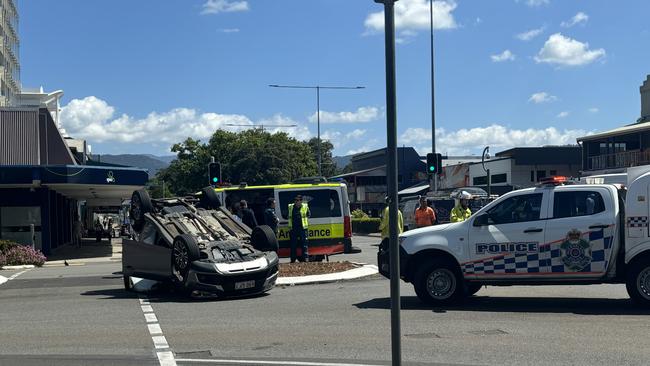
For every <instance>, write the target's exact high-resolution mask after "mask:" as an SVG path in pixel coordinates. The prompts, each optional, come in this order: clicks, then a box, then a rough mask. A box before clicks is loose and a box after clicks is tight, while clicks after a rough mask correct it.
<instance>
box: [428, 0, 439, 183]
mask: <svg viewBox="0 0 650 366" xmlns="http://www.w3.org/2000/svg"><path fill="white" fill-rule="evenodd" d="M429 13H430V14H429V15H430V17H429V28H430V34H431V38H430V39H431V152H432V153H434V154H435V153H436V98H435V83H434V72H433V71H434V70H433V0H429ZM433 191H434V192H437V191H438V174H434V175H433Z"/></svg>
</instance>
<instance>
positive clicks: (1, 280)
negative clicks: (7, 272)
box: [0, 276, 9, 285]
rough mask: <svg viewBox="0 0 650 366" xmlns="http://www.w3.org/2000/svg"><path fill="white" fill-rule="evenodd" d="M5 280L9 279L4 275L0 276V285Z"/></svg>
mask: <svg viewBox="0 0 650 366" xmlns="http://www.w3.org/2000/svg"><path fill="white" fill-rule="evenodd" d="M7 281H9V280H8V279H7V277H5V276H0V285H2V284H3V283H5V282H7Z"/></svg>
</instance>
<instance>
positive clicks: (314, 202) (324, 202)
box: [279, 189, 341, 219]
mask: <svg viewBox="0 0 650 366" xmlns="http://www.w3.org/2000/svg"><path fill="white" fill-rule="evenodd" d="M297 195H302V199H303V202H307V204H308V205H309V211H310V212H311V218H325V217H341V200H340V199H339V194H338V191H336V190H333V189H312V190H304V191H281V192H280V193H279V198H280V211H281V213H282V217H283V218H285V219H288V217H289V204H290V203H293V200H294V198H295V197H296V196H297Z"/></svg>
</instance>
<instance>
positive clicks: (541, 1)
mask: <svg viewBox="0 0 650 366" xmlns="http://www.w3.org/2000/svg"><path fill="white" fill-rule="evenodd" d="M519 1H520V0H517V2H519ZM525 1H526V5H528V6H530V7H537V6H542V5H548V4H549V3H550V1H549V0H525Z"/></svg>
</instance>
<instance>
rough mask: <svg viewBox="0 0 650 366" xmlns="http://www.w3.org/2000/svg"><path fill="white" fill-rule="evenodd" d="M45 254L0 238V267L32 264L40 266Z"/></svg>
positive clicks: (43, 261)
mask: <svg viewBox="0 0 650 366" xmlns="http://www.w3.org/2000/svg"><path fill="white" fill-rule="evenodd" d="M45 260H46V258H45V256H44V255H43V253H41V251H39V250H36V249H33V248H32V247H28V246H24V245H20V244H18V243H15V242H11V241H7V240H0V267H2V266H7V265H9V266H15V265H23V264H33V265H35V266H39V267H40V266H42V265H43V264H44V263H45Z"/></svg>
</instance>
